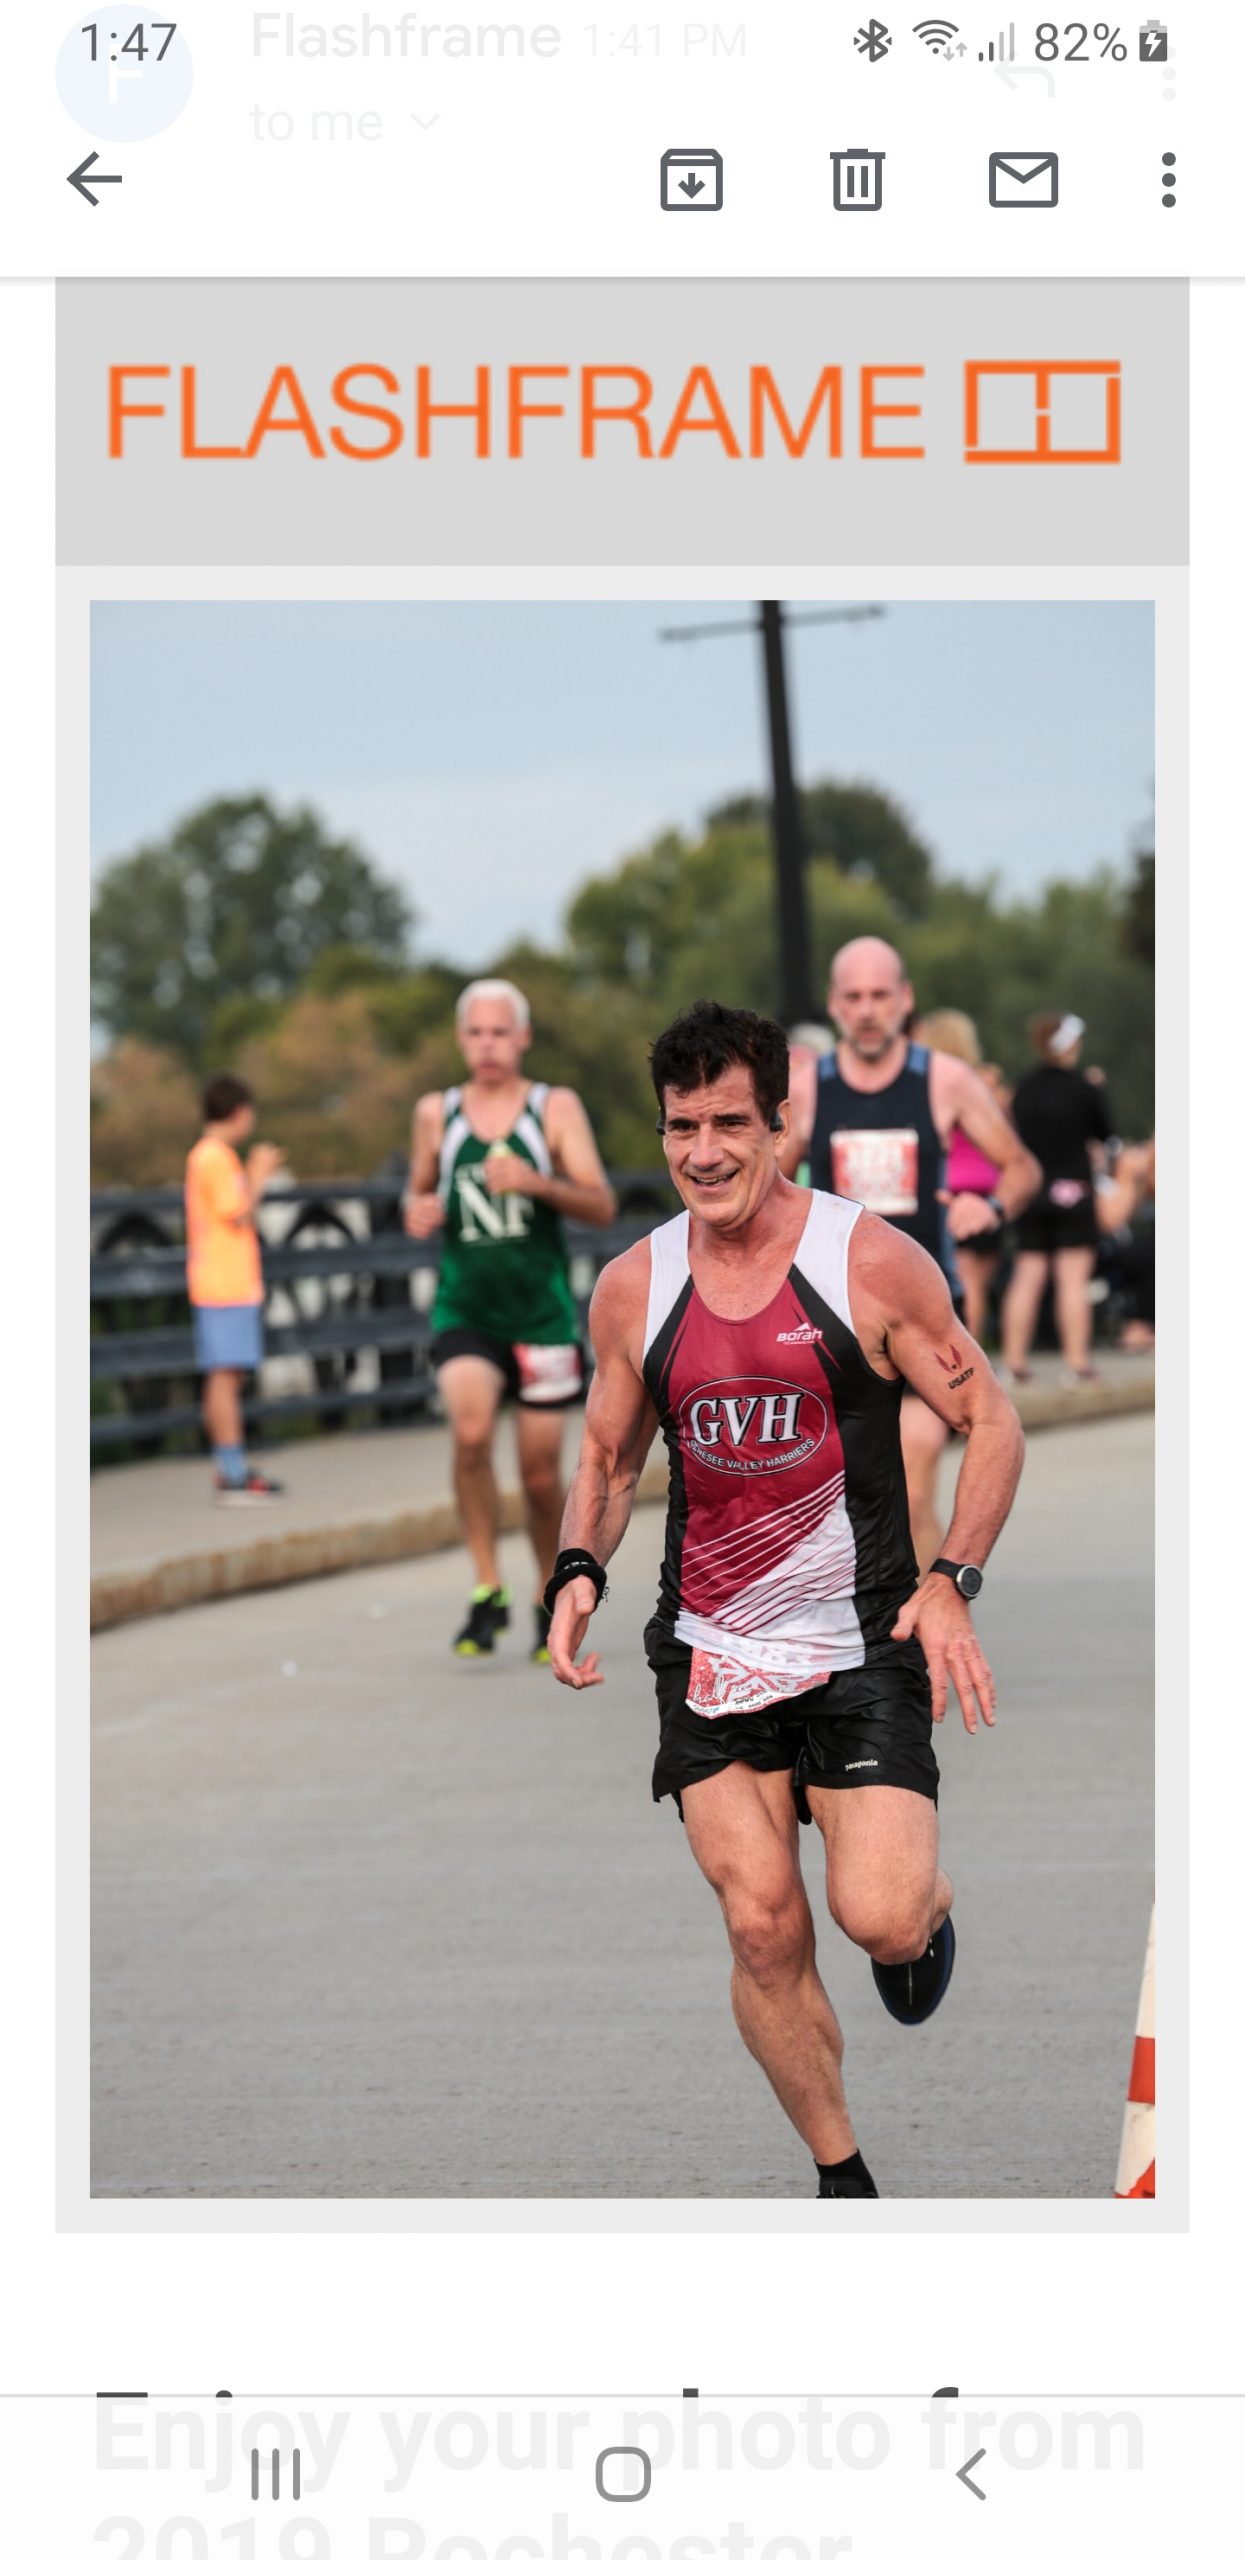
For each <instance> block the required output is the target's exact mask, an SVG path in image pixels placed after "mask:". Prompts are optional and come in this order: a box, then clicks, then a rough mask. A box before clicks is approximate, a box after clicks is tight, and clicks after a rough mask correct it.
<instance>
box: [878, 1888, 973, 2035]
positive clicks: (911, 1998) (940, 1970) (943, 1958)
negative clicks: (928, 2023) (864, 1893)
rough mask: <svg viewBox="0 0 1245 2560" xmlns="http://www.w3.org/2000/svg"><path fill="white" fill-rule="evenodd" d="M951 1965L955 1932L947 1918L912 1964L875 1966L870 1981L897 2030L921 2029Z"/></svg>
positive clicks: (931, 2011)
mask: <svg viewBox="0 0 1245 2560" xmlns="http://www.w3.org/2000/svg"><path fill="white" fill-rule="evenodd" d="M954 1963H955V1931H954V1929H953V1928H952V1926H951V1914H950V1912H948V1913H947V1917H946V1919H945V1920H944V1921H943V1923H942V1925H941V1927H940V1928H938V1929H935V1931H934V1934H933V1937H932V1938H931V1939H930V1942H929V1945H928V1946H927V1948H926V1950H925V1953H924V1955H923V1956H918V1957H917V1959H916V1962H915V1963H914V1964H875V1965H874V1968H873V1979H874V1981H875V1982H876V1984H877V1986H878V1993H879V1997H880V1999H881V2002H882V2006H883V2008H884V2009H889V2011H890V2013H891V2016H892V2018H898V2020H899V2023H900V2026H901V2027H919V2026H923V2025H924V2022H925V2020H926V2018H932V2017H933V2014H934V2011H935V2009H936V2008H937V2006H938V2003H939V2001H940V2000H941V1998H942V1996H943V1993H944V1992H945V1990H946V1988H947V1984H948V1983H949V1981H950V1980H951V1968H952V1966H953V1965H954Z"/></svg>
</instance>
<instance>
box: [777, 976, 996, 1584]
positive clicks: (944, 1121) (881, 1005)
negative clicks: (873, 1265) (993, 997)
mask: <svg viewBox="0 0 1245 2560" xmlns="http://www.w3.org/2000/svg"><path fill="white" fill-rule="evenodd" d="M827 1004H828V1009H829V1013H830V1017H831V1020H832V1022H833V1024H834V1027H835V1029H836V1031H837V1033H838V1040H837V1044H836V1046H835V1049H834V1050H833V1052H832V1053H831V1055H830V1056H828V1057H825V1058H822V1059H819V1060H816V1061H808V1060H806V1061H805V1063H804V1066H803V1068H802V1071H801V1072H800V1074H799V1075H798V1076H795V1077H793V1079H792V1095H791V1104H792V1112H791V1133H790V1137H789V1139H788V1141H787V1143H786V1145H785V1147H784V1150H783V1157H782V1163H783V1170H784V1172H786V1173H788V1174H794V1173H795V1171H796V1169H797V1167H798V1166H799V1165H800V1164H802V1163H803V1162H804V1161H805V1160H807V1162H808V1168H809V1179H810V1181H811V1182H812V1184H813V1186H814V1188H815V1189H816V1190H820V1191H833V1192H835V1193H837V1194H838V1196H839V1197H840V1198H843V1199H849V1200H859V1202H860V1203H861V1205H862V1207H863V1208H866V1209H872V1210H873V1211H874V1213H875V1215H876V1216H878V1217H881V1218H885V1219H886V1220H887V1222H888V1224H889V1225H891V1226H895V1227H898V1228H899V1229H900V1231H901V1233H903V1234H904V1235H909V1236H911V1237H912V1238H913V1240H914V1242H915V1243H917V1244H919V1245H922V1246H923V1247H924V1249H925V1251H926V1253H928V1254H930V1255H932V1257H933V1259H934V1261H935V1262H937V1263H938V1265H939V1267H940V1269H941V1270H943V1271H944V1272H945V1274H946V1277H947V1283H948V1286H949V1288H950V1291H951V1296H952V1301H953V1303H954V1305H955V1307H956V1312H957V1314H958V1312H959V1295H960V1292H959V1283H958V1279H957V1276H956V1269H955V1254H954V1246H955V1245H956V1244H957V1243H962V1242H963V1240H964V1238H965V1237H966V1236H970V1235H982V1234H985V1233H987V1232H991V1231H993V1230H995V1229H1001V1228H1002V1227H1003V1225H1004V1224H1005V1223H1006V1221H1007V1220H1008V1219H1010V1218H1014V1217H1015V1216H1016V1215H1017V1214H1018V1212H1019V1211H1020V1210H1021V1209H1023V1208H1024V1207H1025V1206H1026V1205H1027V1203H1028V1202H1029V1201H1030V1200H1031V1199H1032V1198H1033V1195H1034V1193H1035V1191H1036V1190H1037V1189H1038V1187H1039V1185H1040V1183H1041V1179H1042V1174H1041V1167H1040V1166H1039V1164H1038V1163H1037V1161H1036V1159H1035V1158H1034V1157H1033V1156H1031V1155H1030V1154H1029V1152H1028V1150H1027V1148H1025V1147H1023V1146H1022V1145H1021V1142H1020V1140H1019V1138H1018V1137H1017V1135H1016V1132H1015V1130H1014V1129H1013V1127H1012V1126H1011V1123H1010V1121H1009V1120H1007V1119H1006V1118H1005V1117H1004V1114H1003V1113H1002V1112H1001V1111H1000V1109H999V1106H998V1104H997V1102H996V1101H995V1099H994V1096H993V1094H992V1093H991V1092H990V1089H989V1087H988V1085H986V1084H984V1083H983V1082H982V1079H981V1077H980V1076H979V1075H977V1074H976V1073H975V1071H974V1069H973V1068H972V1067H970V1066H967V1065H965V1063H964V1061H963V1060H962V1059H960V1058H951V1057H947V1056H946V1055H944V1054H943V1053H942V1052H941V1051H938V1050H930V1049H925V1048H921V1047H920V1046H918V1045H917V1044H916V1043H915V1042H913V1041H911V1040H909V1039H908V1038H907V1036H906V1034H905V1032H904V1024H905V1022H907V1021H908V1020H909V1018H910V1016H911V1014H912V1010H913V994H912V989H911V987H910V985H909V983H908V979H907V974H906V972H905V969H904V965H903V962H902V960H901V959H900V957H899V953H898V952H897V951H896V950H894V949H893V948H892V946H891V944H890V943H889V942H880V941H877V940H875V939H874V937H873V936H871V935H866V936H862V937H861V938H860V939H859V940H858V941H855V942H848V943H845V944H844V946H843V948H842V950H841V951H838V952H836V954H835V957H834V959H833V961H832V963H831V967H830V985H829V993H828V997H827ZM957 1128H959V1129H962V1130H963V1131H964V1134H965V1136H966V1137H968V1138H971V1139H972V1140H973V1143H974V1145H976V1146H978V1147H980V1148H981V1150H982V1153H983V1155H987V1156H989V1158H990V1160H991V1163H992V1164H996V1165H997V1166H998V1168H999V1176H998V1184H997V1188H996V1191H995V1194H994V1196H993V1198H991V1199H983V1198H982V1196H981V1195H980V1193H978V1192H968V1191H964V1192H960V1193H958V1194H957V1196H956V1197H955V1198H954V1199H951V1198H950V1197H949V1195H948V1193H947V1189H946V1158H947V1147H948V1144H949V1142H950V1138H951V1133H952V1131H953V1130H954V1129H957ZM902 1434H903V1453H904V1467H905V1470H906V1474H907V1482H908V1500H909V1506H910V1511H911V1520H912V1541H913V1545H914V1547H915V1549H916V1555H917V1562H918V1564H920V1565H921V1567H922V1568H923V1569H924V1568H926V1567H928V1566H929V1565H930V1564H931V1563H932V1562H933V1559H934V1557H935V1556H936V1555H937V1553H938V1550H939V1547H940V1545H941V1543H942V1530H941V1527H940V1525H939V1520H938V1513H937V1508H936V1490H937V1476H938V1461H939V1458H940V1457H941V1455H942V1452H943V1450H944V1449H945V1447H946V1445H947V1430H946V1425H945V1423H944V1422H943V1421H942V1419H941V1417H940V1415H939V1414H938V1412H937V1411H936V1409H934V1408H933V1407H931V1406H930V1405H929V1403H928V1402H927V1401H925V1400H924V1399H923V1398H922V1397H921V1396H920V1395H917V1394H912V1395H908V1396H905V1398H904V1406H903V1417H902Z"/></svg>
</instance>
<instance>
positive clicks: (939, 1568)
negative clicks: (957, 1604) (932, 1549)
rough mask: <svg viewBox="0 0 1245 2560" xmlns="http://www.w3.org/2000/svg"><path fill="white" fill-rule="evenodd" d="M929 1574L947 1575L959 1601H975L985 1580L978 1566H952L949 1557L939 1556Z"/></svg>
mask: <svg viewBox="0 0 1245 2560" xmlns="http://www.w3.org/2000/svg"><path fill="white" fill-rule="evenodd" d="M930 1572H931V1573H945V1574H949V1575H950V1578H951V1580H952V1582H953V1583H954V1584H955V1587H956V1590H957V1591H958V1592H959V1595H960V1598H961V1600H975V1599H976V1597H977V1594H978V1592H979V1591H980V1589H981V1586H982V1583H983V1582H984V1581H985V1578H986V1577H985V1575H984V1573H983V1572H982V1570H981V1567H980V1565H979V1564H952V1562H951V1558H950V1556H939V1557H938V1558H937V1560H936V1561H935V1563H933V1564H932V1565H931V1566H930Z"/></svg>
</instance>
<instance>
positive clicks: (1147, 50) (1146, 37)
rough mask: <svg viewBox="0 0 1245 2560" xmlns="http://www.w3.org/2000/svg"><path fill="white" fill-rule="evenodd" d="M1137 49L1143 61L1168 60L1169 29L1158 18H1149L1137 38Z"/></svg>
mask: <svg viewBox="0 0 1245 2560" xmlns="http://www.w3.org/2000/svg"><path fill="white" fill-rule="evenodd" d="M1137 51H1138V53H1139V54H1140V56H1141V59H1142V61H1143V62H1166V60H1167V29H1166V27H1165V26H1163V25H1161V24H1160V21H1159V20H1158V19H1157V18H1147V20H1146V22H1145V25H1144V27H1143V28H1142V29H1141V32H1140V34H1139V36H1138V38H1137Z"/></svg>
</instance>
